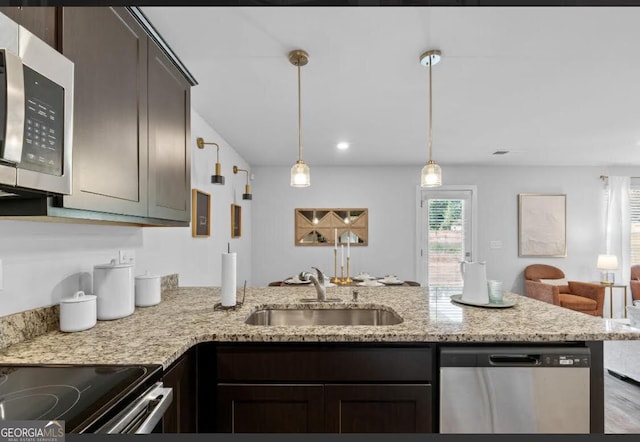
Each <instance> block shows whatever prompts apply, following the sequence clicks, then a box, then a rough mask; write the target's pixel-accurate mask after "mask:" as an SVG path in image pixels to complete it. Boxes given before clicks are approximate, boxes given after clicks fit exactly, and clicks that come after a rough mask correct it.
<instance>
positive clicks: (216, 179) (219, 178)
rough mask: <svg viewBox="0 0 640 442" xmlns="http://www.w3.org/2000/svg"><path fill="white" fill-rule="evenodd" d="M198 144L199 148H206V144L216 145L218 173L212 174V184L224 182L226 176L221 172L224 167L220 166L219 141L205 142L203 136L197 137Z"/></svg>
mask: <svg viewBox="0 0 640 442" xmlns="http://www.w3.org/2000/svg"><path fill="white" fill-rule="evenodd" d="M196 144H197V146H198V148H199V149H204V146H205V145H206V144H211V145H214V146H216V174H215V175H211V184H224V177H223V176H222V175H221V172H220V169H222V167H221V166H220V146H218V143H205V141H204V140H203V139H202V138H201V137H198V138H197V139H196Z"/></svg>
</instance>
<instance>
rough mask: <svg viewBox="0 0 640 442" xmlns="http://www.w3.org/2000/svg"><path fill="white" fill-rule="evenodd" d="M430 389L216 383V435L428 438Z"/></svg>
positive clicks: (430, 412)
mask: <svg viewBox="0 0 640 442" xmlns="http://www.w3.org/2000/svg"><path fill="white" fill-rule="evenodd" d="M431 414H432V408H431V386H430V385H416V384H412V385H370V384H364V385H353V384H348V385H313V384H304V385H300V384H275V385H268V384H220V385H219V386H218V431H220V432H228V433H326V432H328V433H429V432H431V431H432V419H431Z"/></svg>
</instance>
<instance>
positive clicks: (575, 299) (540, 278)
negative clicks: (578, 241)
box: [524, 264, 640, 316]
mask: <svg viewBox="0 0 640 442" xmlns="http://www.w3.org/2000/svg"><path fill="white" fill-rule="evenodd" d="M524 278H525V281H524V286H525V290H526V292H527V296H528V297H530V298H535V299H538V300H540V301H544V302H548V303H550V304H555V305H559V306H561V307H565V308H568V309H571V310H576V311H579V312H582V313H587V314H589V315H593V316H602V308H603V306H604V289H605V287H604V286H603V285H601V284H591V283H588V282H578V281H566V280H564V272H563V271H562V270H560V269H559V268H557V267H553V266H550V265H546V264H533V265H530V266H527V268H526V269H525V270H524ZM554 279H555V280H557V282H552V281H549V280H554ZM638 282H639V283H640V281H638Z"/></svg>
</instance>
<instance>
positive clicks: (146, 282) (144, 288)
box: [136, 272, 161, 307]
mask: <svg viewBox="0 0 640 442" xmlns="http://www.w3.org/2000/svg"><path fill="white" fill-rule="evenodd" d="M160 279H161V277H160V276H157V275H151V274H149V272H145V274H144V275H139V276H136V307H150V306H152V305H156V304H160V300H161V297H160V292H161V284H160Z"/></svg>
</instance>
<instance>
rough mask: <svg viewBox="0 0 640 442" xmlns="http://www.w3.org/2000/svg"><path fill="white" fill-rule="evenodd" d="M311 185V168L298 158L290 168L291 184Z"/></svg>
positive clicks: (299, 185) (295, 185) (298, 185)
mask: <svg viewBox="0 0 640 442" xmlns="http://www.w3.org/2000/svg"><path fill="white" fill-rule="evenodd" d="M310 185H311V170H309V166H307V165H306V164H305V162H304V161H302V160H298V161H296V164H294V165H293V167H292V168H291V186H292V187H309V186H310Z"/></svg>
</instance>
